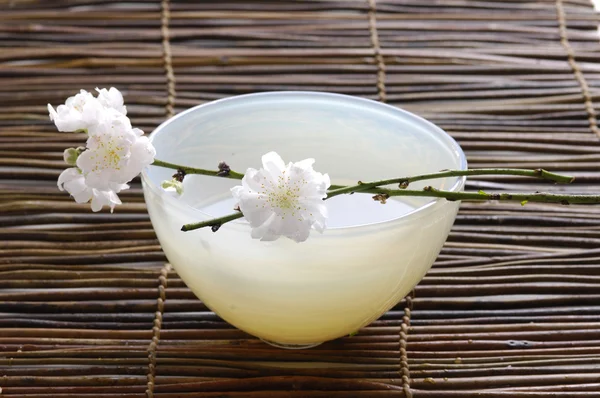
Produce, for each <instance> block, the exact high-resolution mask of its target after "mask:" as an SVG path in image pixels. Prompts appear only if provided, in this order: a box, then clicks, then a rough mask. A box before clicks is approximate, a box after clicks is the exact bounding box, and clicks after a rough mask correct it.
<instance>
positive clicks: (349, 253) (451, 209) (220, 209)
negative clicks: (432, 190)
mask: <svg viewBox="0 0 600 398" xmlns="http://www.w3.org/2000/svg"><path fill="white" fill-rule="evenodd" d="M292 105H293V106H292ZM230 108H231V109H225V110H224V111H222V110H221V111H218V112H208V113H207V114H206V115H201V117H197V118H192V120H188V121H187V122H186V123H184V122H180V123H174V125H173V126H170V127H169V130H170V131H169V132H168V135H167V131H165V132H164V133H165V135H164V136H165V137H167V136H168V137H171V139H168V140H167V139H164V140H163V139H161V137H163V136H162V135H159V136H158V137H156V138H155V140H154V144H155V146H156V147H157V151H158V155H157V158H159V159H162V160H166V161H172V162H178V163H183V164H189V165H192V166H199V167H206V168H214V167H215V165H216V164H217V163H218V162H219V161H220V160H226V161H227V162H228V163H229V164H230V166H231V167H232V168H233V169H235V170H238V171H244V170H245V169H246V168H247V167H250V166H252V167H256V168H258V167H260V166H261V164H260V156H261V155H262V154H264V153H266V152H268V151H271V150H275V151H277V152H278V153H279V154H281V155H282V157H283V158H284V160H285V161H298V160H302V159H304V158H307V157H313V158H315V159H316V160H317V162H316V164H315V169H316V170H318V171H321V172H327V173H329V174H330V176H331V178H332V181H333V183H334V184H350V183H355V181H356V180H357V179H361V180H363V181H367V180H370V179H375V178H377V179H381V178H390V177H392V176H401V175H411V174H418V173H423V172H432V171H436V170H440V169H444V168H450V167H458V160H457V159H456V154H455V153H453V152H452V151H451V150H447V149H444V147H443V146H442V145H441V144H440V143H439V142H437V141H436V139H435V138H434V137H429V136H427V134H424V133H423V132H422V131H419V126H418V125H417V126H412V125H409V124H406V125H402V124H401V123H400V122H398V121H397V120H395V119H394V118H391V117H388V116H386V115H379V114H374V113H373V112H372V111H369V110H368V109H362V108H353V107H348V106H340V107H336V106H332V104H331V103H329V102H327V101H326V102H325V103H320V102H319V101H317V100H314V101H308V102H307V101H301V102H296V103H293V104H289V103H286V102H285V101H283V102H279V101H276V102H273V103H270V104H269V108H268V109H264V104H261V103H258V104H255V103H252V104H249V105H248V106H246V107H243V106H242V107H240V106H236V107H230ZM367 131H368V132H369V133H368V134H366V133H365V132H367ZM175 136H176V137H177V138H176V139H173V137H175ZM171 174H172V170H166V169H160V168H155V167H154V168H151V169H150V171H149V172H148V174H147V176H146V177H145V178H146V179H147V180H151V181H153V182H154V183H155V184H157V183H158V182H160V181H161V180H162V179H166V178H168V176H170V175H171ZM429 183H431V182H429ZM453 183H454V181H453V180H451V179H447V180H437V181H436V182H435V184H434V185H435V186H437V187H446V188H447V187H449V186H451V184H453ZM236 184H239V182H237V181H232V180H226V179H215V178H211V177H204V176H189V177H187V178H186V182H185V194H184V195H183V196H182V197H181V198H180V199H177V200H174V199H173V198H171V197H168V196H167V195H164V194H163V193H161V192H160V190H151V189H148V186H147V185H148V184H145V185H146V187H145V192H146V202H147V203H148V208H149V211H150V214H151V217H152V222H153V225H154V228H155V230H156V233H157V235H158V237H159V239H160V242H161V245H162V247H163V249H164V251H165V253H166V255H167V257H168V258H169V260H170V262H171V263H172V264H173V266H174V267H175V269H176V270H177V272H178V273H179V275H180V276H181V277H182V279H183V280H184V281H185V282H186V284H187V285H188V286H189V287H190V289H192V290H193V291H194V293H195V294H196V295H197V296H198V297H199V298H200V299H201V300H203V301H204V302H205V303H206V305H208V306H209V307H210V308H211V309H212V310H214V311H215V312H216V313H217V314H218V315H220V316H221V317H222V318H223V319H225V320H226V321H228V322H229V323H231V324H233V325H234V326H237V327H238V328H240V329H242V330H244V331H246V332H248V333H250V334H253V335H256V336H258V337H261V338H263V339H266V340H270V341H275V342H278V343H283V344H311V343H318V342H322V341H326V340H330V339H334V338H336V337H340V336H343V335H346V334H349V333H352V332H354V331H356V330H357V329H359V328H360V327H362V326H364V325H366V324H368V323H369V322H371V321H372V320H374V319H376V318H377V317H379V316H380V315H381V314H382V313H383V312H385V311H386V310H387V309H389V308H390V307H392V306H393V305H394V304H395V303H397V302H398V301H399V300H400V299H402V297H403V296H404V295H405V294H406V293H408V291H410V289H412V287H413V286H414V285H415V284H416V283H417V282H418V281H419V280H420V279H421V278H422V276H423V275H424V274H425V272H426V271H427V269H428V268H429V267H430V266H431V264H432V263H433V261H434V260H435V257H436V256H437V254H438V252H439V250H440V248H441V245H442V244H443V242H444V240H445V238H446V236H447V233H448V231H449V228H450V227H451V225H452V223H453V221H454V216H455V214H456V209H457V204H455V203H449V202H444V203H441V202H438V203H431V205H430V208H428V209H427V210H425V211H419V212H418V213H414V214H412V215H410V216H408V217H407V218H405V219H402V220H395V221H394V219H396V218H398V217H400V216H402V215H404V214H407V213H411V212H414V210H415V209H416V208H418V207H419V206H423V205H425V204H426V203H429V202H430V200H429V199H425V198H419V199H415V198H412V199H405V200H390V201H389V202H388V203H387V204H386V205H382V204H380V203H378V202H374V201H373V200H372V199H370V196H369V195H363V194H355V195H352V196H340V197H337V198H333V199H332V200H330V201H327V202H326V203H327V205H328V207H329V210H330V218H329V220H328V224H329V229H328V230H326V231H325V233H324V234H322V235H320V234H319V233H317V232H315V231H312V233H311V237H310V238H309V239H308V240H307V241H306V242H304V243H295V242H293V241H291V240H288V239H285V238H281V239H279V240H277V241H275V242H260V241H258V240H254V239H252V238H251V237H250V228H249V226H248V225H247V224H246V223H245V221H243V220H240V221H236V222H233V223H229V224H226V225H224V226H223V227H222V228H221V229H220V230H219V231H218V232H217V233H213V232H211V231H210V230H208V229H204V230H199V231H194V232H185V233H184V232H181V231H179V229H180V227H181V225H182V224H185V223H189V222H193V221H199V220H202V219H207V218H211V216H219V215H224V214H228V213H230V212H231V210H232V207H233V205H234V202H233V199H231V196H230V194H229V193H228V192H229V188H230V187H232V186H234V185H236ZM419 186H422V184H415V186H414V187H415V188H418V187H419ZM194 209H196V210H194ZM198 210H200V211H198Z"/></svg>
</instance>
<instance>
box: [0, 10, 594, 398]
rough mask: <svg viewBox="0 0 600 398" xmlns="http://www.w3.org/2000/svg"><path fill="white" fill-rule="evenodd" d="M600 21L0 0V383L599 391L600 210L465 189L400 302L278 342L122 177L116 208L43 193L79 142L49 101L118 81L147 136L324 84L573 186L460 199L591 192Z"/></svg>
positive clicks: (271, 390) (194, 393)
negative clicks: (227, 314) (192, 270)
mask: <svg viewBox="0 0 600 398" xmlns="http://www.w3.org/2000/svg"><path fill="white" fill-rule="evenodd" d="M598 21H599V17H598V14H596V13H595V12H594V11H593V7H592V4H591V3H590V2H589V1H587V0H568V1H567V0H564V1H563V0H557V1H554V0H537V1H525V0H481V1H476V0H444V1H435V2H434V1H421V0H388V1H385V0H322V1H287V0H285V1H283V0H282V1H256V2H252V1H228V0H225V1H219V2H212V1H210V2H209V1H184V0H172V1H162V2H161V1H158V0H157V1H148V0H129V1H116V0H104V1H101V0H0V45H1V47H2V51H0V105H1V106H0V387H1V389H2V396H7V397H11V396H14V397H20V398H34V397H35V398H38V397H39V398H41V397H55V398H60V397H94V398H104V397H123V398H124V397H132V398H133V397H136V398H137V397H139V398H143V397H161V398H175V397H177V398H185V397H235V398H242V397H267V396H268V397H275V398H277V397H328V398H330V397H369V398H372V397H398V398H401V397H406V398H410V397H414V398H434V397H435V398H463V397H464V398H466V397H473V396H477V397H487V398H495V397H513V398H521V397H552V396H560V397H563V398H570V397H598V396H599V394H600V304H599V303H600V207H591V206H588V207H585V206H545V205H534V204H528V205H526V206H524V207H522V206H520V205H519V204H500V203H486V204H470V203H464V204H463V205H462V207H461V211H460V213H459V216H458V218H457V221H456V225H455V227H454V229H453V230H452V233H451V235H450V238H449V240H448V242H447V244H446V245H445V246H444V248H443V250H442V252H441V254H440V256H439V258H438V260H437V262H436V264H435V266H434V267H433V268H432V270H431V271H430V272H429V274H428V275H427V277H426V278H425V279H424V280H423V281H422V282H421V283H420V284H419V285H418V286H417V288H416V289H415V292H414V293H413V294H412V295H411V296H410V297H408V298H407V299H405V300H404V301H403V302H401V303H400V304H398V306H397V307H395V308H394V309H392V310H391V311H390V312H389V313H387V314H386V315H384V316H383V317H382V318H381V319H380V320H378V321H376V322H375V323H373V324H372V325H371V326H369V327H367V328H365V329H363V330H360V331H359V333H358V335H356V336H353V337H347V338H344V339H340V340H337V341H333V342H329V343H326V344H323V345H321V346H319V347H317V348H314V349H310V350H304V351H283V350H280V349H275V348H272V347H270V346H267V345H265V344H264V343H262V342H260V341H258V340H257V339H255V338H253V337H251V336H248V335H246V334H244V333H242V332H240V331H238V330H235V329H233V328H232V327H230V326H229V325H227V324H226V323H224V322H223V321H221V320H220V319H219V318H218V317H216V316H215V315H214V314H213V313H211V312H210V311H209V310H208V309H207V308H206V307H205V306H204V305H203V304H202V302H200V301H199V300H197V299H196V298H195V297H194V296H193V295H192V294H191V292H190V291H189V290H188V289H187V288H186V287H185V285H184V284H183V283H182V281H181V280H180V279H179V278H178V276H177V274H176V273H175V272H174V271H173V270H171V269H170V266H169V265H167V264H166V263H165V261H166V259H165V257H164V255H163V253H162V251H161V249H160V246H159V244H158V242H157V240H156V238H155V235H154V232H153V230H152V226H151V224H150V221H149V218H148V215H147V213H146V208H145V205H144V201H143V197H142V193H141V189H140V186H139V183H138V182H136V183H134V184H133V187H132V189H131V190H129V191H125V192H123V194H122V195H121V197H122V199H123V201H124V202H125V204H124V205H122V206H119V207H118V208H117V210H116V211H115V214H112V215H111V214H109V213H108V212H107V211H104V212H102V213H91V211H90V210H89V206H87V205H77V204H76V203H74V201H73V200H72V199H70V198H69V197H68V195H67V194H65V193H61V192H59V191H58V189H57V187H56V179H57V177H58V175H59V173H60V172H61V170H63V169H64V168H65V167H66V166H65V165H64V164H63V161H62V151H63V149H65V148H66V147H74V146H77V145H79V144H81V143H82V142H83V136H79V135H76V134H70V133H58V132H56V129H55V127H54V126H53V125H52V123H51V122H50V121H49V119H48V112H47V110H46V103H48V102H50V103H52V104H54V105H58V104H60V103H62V102H63V101H64V99H65V98H66V97H68V96H70V95H73V94H74V93H75V92H76V91H77V90H79V89H82V88H83V89H86V90H93V89H94V88H95V87H109V86H116V87H117V88H119V89H120V90H122V92H123V93H124V95H125V100H126V103H127V104H128V109H129V114H130V116H131V118H132V122H133V123H134V125H136V126H138V127H140V128H142V129H144V130H145V131H146V132H147V133H149V132H151V131H152V129H153V128H155V127H156V126H157V125H158V124H159V123H161V122H162V121H164V120H165V119H166V118H167V117H169V116H170V115H172V114H174V113H177V112H180V111H182V110H184V109H186V108H188V107H191V106H194V105H197V104H201V103H204V102H206V101H210V100H214V99H218V98H223V97H227V96H231V95H236V94H243V93H250V92H260V91H269V90H319V91H332V92H338V93H345V94H351V95H357V96H362V97H365V98H371V99H374V100H380V101H385V102H387V103H388V104H390V105H394V106H399V107H402V108H404V109H407V110H409V111H412V112H415V113H417V114H419V115H421V116H423V117H425V118H427V119H429V120H431V121H432V122H434V123H436V124H438V125H440V126H441V127H442V128H444V129H445V130H446V131H448V132H449V133H450V134H451V135H452V136H454V137H455V138H456V139H457V140H458V141H459V143H460V144H461V145H462V147H463V148H464V149H465V151H466V153H467V156H468V159H469V163H470V166H471V167H528V168H529V167H544V168H547V169H549V170H553V171H559V172H565V173H569V174H572V175H575V176H576V177H577V182H576V183H574V184H572V185H570V186H551V185H549V184H547V183H544V182H540V181H532V180H525V179H522V178H516V177H510V178H507V177H479V178H470V179H469V183H468V189H474V190H478V189H484V190H486V191H494V190H495V189H504V190H515V191H518V190H523V191H535V190H547V189H553V190H555V191H569V192H573V193H575V192H578V193H593V192H595V193H598V190H599V186H600V184H599V182H600V133H599V129H598V123H597V120H596V115H597V109H596V107H595V104H598V102H599V100H600V62H599V61H600V44H599V41H598V33H597V25H598ZM390 260H392V261H393V259H390Z"/></svg>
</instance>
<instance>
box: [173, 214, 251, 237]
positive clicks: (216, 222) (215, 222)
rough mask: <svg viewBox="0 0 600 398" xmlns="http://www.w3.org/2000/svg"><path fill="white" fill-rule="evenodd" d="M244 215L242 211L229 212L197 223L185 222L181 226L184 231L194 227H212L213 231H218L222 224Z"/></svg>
mask: <svg viewBox="0 0 600 398" xmlns="http://www.w3.org/2000/svg"><path fill="white" fill-rule="evenodd" d="M242 217H244V214H243V213H242V212H241V211H236V212H235V213H232V214H228V215H226V216H222V217H217V218H213V219H211V220H207V221H200V222H196V223H190V224H185V225H184V226H183V227H181V230H182V231H183V232H187V231H192V230H194V229H199V228H205V227H210V228H211V229H212V231H213V232H217V231H218V230H219V228H221V225H223V224H225V223H228V222H229V221H233V220H237V219H238V218H242Z"/></svg>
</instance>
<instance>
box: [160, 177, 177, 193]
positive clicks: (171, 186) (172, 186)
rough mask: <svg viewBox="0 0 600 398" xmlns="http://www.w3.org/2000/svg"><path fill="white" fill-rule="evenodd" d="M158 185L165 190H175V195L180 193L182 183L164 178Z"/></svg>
mask: <svg viewBox="0 0 600 398" xmlns="http://www.w3.org/2000/svg"><path fill="white" fill-rule="evenodd" d="M160 186H161V187H162V188H163V189H164V190H165V191H171V192H172V191H173V190H174V191H175V192H177V195H181V194H182V193H183V183H181V182H179V181H177V180H176V179H172V180H164V181H163V182H162V183H161V184H160Z"/></svg>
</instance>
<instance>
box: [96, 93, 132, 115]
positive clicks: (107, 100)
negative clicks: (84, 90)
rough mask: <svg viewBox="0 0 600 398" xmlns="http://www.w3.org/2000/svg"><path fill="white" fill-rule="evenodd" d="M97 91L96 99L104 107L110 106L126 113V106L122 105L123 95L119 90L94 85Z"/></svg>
mask: <svg viewBox="0 0 600 398" xmlns="http://www.w3.org/2000/svg"><path fill="white" fill-rule="evenodd" d="M96 91H97V92H98V101H100V103H101V104H102V105H103V106H105V107H106V108H112V109H114V110H116V111H117V112H119V113H121V114H123V115H127V107H126V106H125V105H123V95H122V94H121V92H120V91H119V90H117V89H116V88H114V87H111V88H110V89H108V90H107V89H105V88H103V89H99V88H97V87H96Z"/></svg>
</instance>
